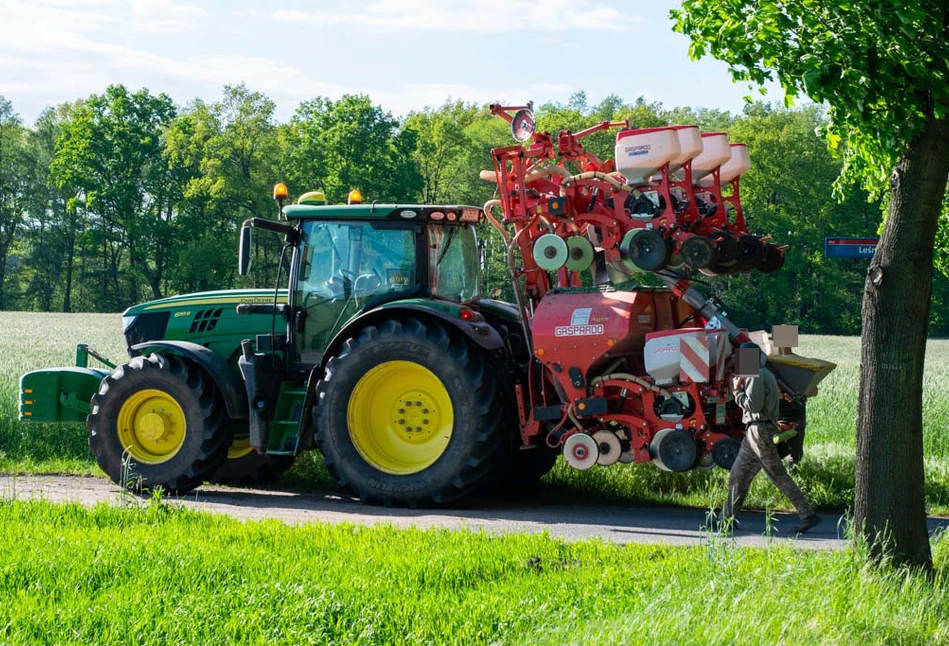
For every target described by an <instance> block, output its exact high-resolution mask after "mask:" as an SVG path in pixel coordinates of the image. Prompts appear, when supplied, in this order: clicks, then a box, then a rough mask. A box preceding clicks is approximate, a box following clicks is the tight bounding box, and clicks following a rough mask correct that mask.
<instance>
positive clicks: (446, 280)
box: [428, 224, 481, 302]
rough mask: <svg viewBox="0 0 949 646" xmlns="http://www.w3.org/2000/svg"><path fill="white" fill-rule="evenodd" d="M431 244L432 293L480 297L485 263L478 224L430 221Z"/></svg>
mask: <svg viewBox="0 0 949 646" xmlns="http://www.w3.org/2000/svg"><path fill="white" fill-rule="evenodd" d="M428 248H429V258H428V267H429V274H430V275H429V279H428V281H429V286H430V287H431V290H432V295H433V296H437V297H439V298H444V299H447V300H450V301H458V302H465V301H470V300H474V299H475V298H478V296H479V295H480V293H481V285H480V277H481V266H480V259H479V257H478V242H477V240H476V239H475V233H474V228H473V227H470V226H442V225H436V224H430V225H429V227H428Z"/></svg>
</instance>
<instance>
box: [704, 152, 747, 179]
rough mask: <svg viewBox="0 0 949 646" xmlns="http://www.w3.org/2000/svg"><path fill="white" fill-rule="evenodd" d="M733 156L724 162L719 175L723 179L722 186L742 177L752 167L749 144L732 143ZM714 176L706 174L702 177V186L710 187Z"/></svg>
mask: <svg viewBox="0 0 949 646" xmlns="http://www.w3.org/2000/svg"><path fill="white" fill-rule="evenodd" d="M729 148H730V149H731V154H732V156H731V158H730V159H729V160H728V161H727V162H725V163H724V164H722V168H721V170H720V171H719V176H720V177H721V179H722V186H724V185H725V184H728V183H729V182H731V181H733V180H734V179H735V178H736V177H741V176H742V175H744V174H745V173H747V172H748V169H749V168H751V156H750V155H749V154H748V146H746V145H745V144H731V146H729ZM711 186H712V178H711V177H709V176H706V177H704V178H703V179H702V187H703V188H710V187H711Z"/></svg>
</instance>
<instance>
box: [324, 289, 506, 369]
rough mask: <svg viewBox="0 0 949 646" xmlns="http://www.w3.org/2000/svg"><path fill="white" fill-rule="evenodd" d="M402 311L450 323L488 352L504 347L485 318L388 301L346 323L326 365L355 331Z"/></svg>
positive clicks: (326, 356) (329, 348)
mask: <svg viewBox="0 0 949 646" xmlns="http://www.w3.org/2000/svg"><path fill="white" fill-rule="evenodd" d="M400 314H413V315H416V316H418V317H419V318H430V319H431V318H434V319H438V320H439V321H442V322H444V323H447V324H448V325H451V326H452V327H454V328H455V329H456V330H459V331H460V332H462V333H463V334H464V335H465V336H467V337H468V338H469V339H471V340H472V341H473V342H474V343H475V345H477V346H478V347H480V348H482V349H484V350H487V351H488V352H494V351H497V350H501V349H503V348H504V342H503V341H502V340H501V335H500V334H498V331H497V330H495V329H494V328H493V327H492V326H491V325H490V324H488V323H486V322H484V321H477V322H469V321H465V320H462V319H459V318H456V317H453V316H450V315H449V314H446V313H444V312H440V311H438V310H435V309H432V308H429V307H423V306H420V305H414V304H411V303H406V304H399V305H392V304H388V305H385V306H382V307H377V308H376V309H373V310H369V311H368V312H365V313H363V314H360V315H359V316H357V317H356V318H354V319H351V320H349V321H347V322H346V324H345V325H344V326H343V327H342V328H340V330H339V332H337V333H336V334H335V335H334V336H333V339H332V340H331V341H330V342H329V345H327V346H326V350H325V352H324V353H323V362H322V363H323V364H325V363H326V361H327V360H328V359H329V358H330V357H332V356H335V355H336V352H337V350H339V347H340V346H341V345H342V344H343V342H344V341H345V340H346V339H348V338H350V337H353V336H355V335H356V331H357V330H359V329H361V328H363V327H365V326H367V325H374V324H376V323H379V322H381V321H384V320H386V319H391V318H393V317H397V316H398V315H400Z"/></svg>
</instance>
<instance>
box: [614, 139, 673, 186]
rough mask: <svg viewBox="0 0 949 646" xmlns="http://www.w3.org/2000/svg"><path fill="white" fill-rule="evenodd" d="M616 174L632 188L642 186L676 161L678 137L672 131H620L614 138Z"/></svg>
mask: <svg viewBox="0 0 949 646" xmlns="http://www.w3.org/2000/svg"><path fill="white" fill-rule="evenodd" d="M615 153H616V170H618V171H619V172H620V173H622V174H623V177H625V178H626V180H627V181H628V182H629V183H630V184H633V185H639V184H646V183H648V182H649V177H650V176H651V175H653V174H654V173H655V172H656V171H657V170H659V169H660V168H662V167H663V166H664V165H666V164H668V163H669V162H671V161H672V160H674V159H676V158H678V157H679V155H680V154H681V149H680V148H679V136H678V135H677V134H676V131H675V130H674V129H672V128H643V129H642V130H621V131H620V132H618V133H617V134H616V150H615Z"/></svg>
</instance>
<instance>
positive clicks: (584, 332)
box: [554, 325, 605, 336]
mask: <svg viewBox="0 0 949 646" xmlns="http://www.w3.org/2000/svg"><path fill="white" fill-rule="evenodd" d="M604 331H605V328H604V327H603V326H602V325H558V326H557V327H555V328H554V336H599V335H601V334H603V333H604Z"/></svg>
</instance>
